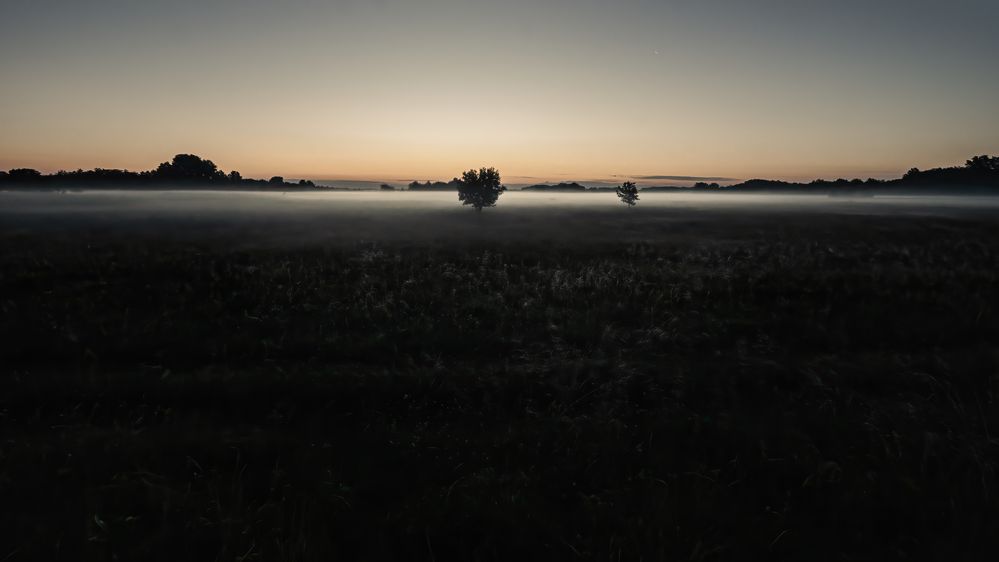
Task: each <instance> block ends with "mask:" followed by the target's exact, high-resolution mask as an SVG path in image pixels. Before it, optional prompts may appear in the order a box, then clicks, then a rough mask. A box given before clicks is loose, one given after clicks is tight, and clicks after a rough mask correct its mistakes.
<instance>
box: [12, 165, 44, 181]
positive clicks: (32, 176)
mask: <svg viewBox="0 0 999 562" xmlns="http://www.w3.org/2000/svg"><path fill="white" fill-rule="evenodd" d="M7 177H8V179H10V181H13V182H36V181H40V180H41V179H42V173H41V172H39V171H38V170H35V169H32V168H14V169H13V170H11V171H10V172H7Z"/></svg>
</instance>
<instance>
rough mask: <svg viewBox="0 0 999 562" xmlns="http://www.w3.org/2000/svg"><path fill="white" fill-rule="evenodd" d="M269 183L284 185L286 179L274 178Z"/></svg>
mask: <svg viewBox="0 0 999 562" xmlns="http://www.w3.org/2000/svg"><path fill="white" fill-rule="evenodd" d="M267 183H273V184H282V183H284V177H282V176H274V177H272V178H271V179H269V180H267Z"/></svg>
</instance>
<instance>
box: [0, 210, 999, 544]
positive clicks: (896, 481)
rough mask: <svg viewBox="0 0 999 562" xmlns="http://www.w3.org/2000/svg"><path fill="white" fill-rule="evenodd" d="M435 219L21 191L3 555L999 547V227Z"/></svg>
mask: <svg viewBox="0 0 999 562" xmlns="http://www.w3.org/2000/svg"><path fill="white" fill-rule="evenodd" d="M400 195H401V194H400ZM424 195H426V196H427V197H428V198H427V199H420V201H425V202H426V201H430V202H432V203H425V204H413V203H412V202H405V201H404V200H398V201H400V202H399V204H398V205H395V206H393V205H388V206H385V205H383V206H382V207H379V206H378V204H377V202H372V200H369V199H365V198H364V197H366V196H357V195H354V194H350V195H345V196H338V197H345V198H347V199H349V198H350V197H354V198H355V199H357V198H360V201H353V202H351V203H349V204H347V203H345V202H344V201H346V199H341V200H339V202H336V201H334V202H332V203H330V202H329V201H326V202H323V201H319V202H317V201H316V200H311V199H308V198H304V199H303V198H297V199H296V198H294V197H292V196H291V195H288V196H281V195H279V194H271V195H267V196H259V197H260V198H265V197H266V205H260V204H256V203H255V204H253V205H243V204H241V203H240V202H238V201H236V200H233V199H228V200H227V199H225V198H224V197H223V196H221V195H219V196H217V197H216V196H214V195H200V196H198V197H201V199H198V198H192V197H193V196H191V197H188V196H185V195H184V194H170V195H161V196H159V199H156V200H155V201H154V203H149V202H148V201H149V200H139V199H134V198H131V197H132V196H130V195H113V196H111V195H108V196H107V197H104V198H101V197H96V196H95V197H91V198H86V197H77V196H75V195H74V194H44V195H40V194H13V193H0V200H2V201H3V202H4V203H5V205H4V206H3V207H2V208H0V289H2V293H0V341H2V342H3V344H2V346H0V364H2V365H3V369H2V371H3V373H2V375H0V498H2V500H0V501H2V503H3V508H2V510H0V561H4V562H6V561H7V560H10V561H15V560H225V561H229V560H239V561H248V560H339V559H344V560H355V559H360V560H392V559H420V560H511V559H546V560H552V559H555V560H559V559H565V560H759V559H771V560H810V561H816V560H872V561H873V560H940V559H953V560H991V559H993V557H994V555H995V553H996V552H999V478H997V474H996V470H997V464H999V435H997V434H996V432H999V404H997V400H999V310H997V308H999V268H997V257H999V220H997V217H999V215H997V214H996V213H995V210H996V209H995V206H994V204H993V203H987V204H973V205H970V206H963V207H962V206H960V205H957V204H950V203H948V202H946V201H943V200H936V201H929V202H926V201H892V202H890V203H886V202H885V201H884V200H879V201H869V202H851V201H831V200H829V199H827V198H812V199H807V200H800V201H799V200H794V199H793V198H792V199H749V200H745V201H740V200H738V199H716V200H713V202H711V201H709V202H704V201H701V200H686V201H684V200H676V199H660V200H656V199H655V198H654V197H652V196H645V195H643V201H642V202H640V204H639V206H638V207H636V208H634V209H627V208H623V207H620V206H618V205H616V204H615V203H614V202H613V200H611V203H609V204H608V205H606V206H600V205H592V204H589V203H585V202H580V201H584V200H580V199H568V198H563V199H560V198H559V197H560V196H558V195H544V196H541V195H539V196H536V198H535V199H534V200H533V201H535V203H531V204H528V203H525V201H532V200H531V199H524V197H527V194H507V195H504V198H506V199H504V198H501V199H500V203H499V206H498V207H497V208H495V209H487V210H485V211H484V212H483V213H482V214H481V215H477V214H476V213H474V212H471V211H470V210H469V209H461V208H457V207H456V206H454V204H453V201H452V202H451V205H452V206H451V207H443V206H441V205H439V204H438V203H436V201H437V200H438V199H434V198H437V197H439V198H442V197H444V196H447V197H448V198H449V200H451V199H453V197H454V196H453V194H440V195H439V194H424ZM515 195H519V196H520V197H521V198H519V199H518V197H515ZM392 196H393V195H392V194H389V195H385V196H383V197H392ZM406 197H413V196H412V195H407V196H406ZM566 197H570V196H566ZM581 197H596V195H584V196H581ZM289 198H291V199H289ZM261 200H263V199H261ZM440 200H441V201H443V200H444V199H440ZM143 201H146V202H143ZM586 201H589V200H586ZM542 202H543V203H542ZM504 205H506V206H504Z"/></svg>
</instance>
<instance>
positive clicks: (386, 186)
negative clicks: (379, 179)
mask: <svg viewBox="0 0 999 562" xmlns="http://www.w3.org/2000/svg"><path fill="white" fill-rule="evenodd" d="M381 190H382V191H395V188H394V187H392V186H391V185H389V184H387V183H383V184H382V187H381Z"/></svg>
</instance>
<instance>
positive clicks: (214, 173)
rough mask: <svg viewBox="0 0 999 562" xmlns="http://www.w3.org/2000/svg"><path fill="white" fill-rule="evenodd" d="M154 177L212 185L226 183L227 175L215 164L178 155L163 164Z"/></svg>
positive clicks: (190, 156)
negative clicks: (217, 182)
mask: <svg viewBox="0 0 999 562" xmlns="http://www.w3.org/2000/svg"><path fill="white" fill-rule="evenodd" d="M153 175H154V176H157V177H159V178H162V179H168V180H172V181H186V182H204V183H211V182H216V181H224V180H225V174H224V173H223V172H222V170H219V168H218V166H216V165H215V162H212V161H211V160H204V159H202V158H201V157H200V156H195V155H193V154H178V155H176V156H174V157H173V160H172V161H170V162H163V163H162V164H160V165H159V166H158V167H157V168H156V171H155V172H153Z"/></svg>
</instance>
